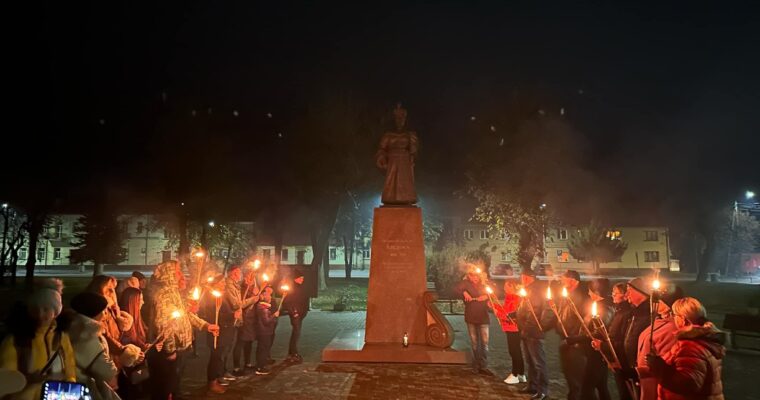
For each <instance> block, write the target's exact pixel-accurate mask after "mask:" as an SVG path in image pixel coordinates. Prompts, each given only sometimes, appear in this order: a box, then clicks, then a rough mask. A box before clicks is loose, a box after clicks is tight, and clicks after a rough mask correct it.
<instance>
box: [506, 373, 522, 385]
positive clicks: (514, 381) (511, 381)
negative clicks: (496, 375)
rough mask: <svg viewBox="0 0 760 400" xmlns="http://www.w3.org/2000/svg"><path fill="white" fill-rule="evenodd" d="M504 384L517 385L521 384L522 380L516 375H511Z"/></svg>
mask: <svg viewBox="0 0 760 400" xmlns="http://www.w3.org/2000/svg"><path fill="white" fill-rule="evenodd" d="M504 383H506V384H507V385H516V384H518V383H520V378H518V377H517V376H515V375H512V374H509V376H508V377H507V378H506V379H504Z"/></svg>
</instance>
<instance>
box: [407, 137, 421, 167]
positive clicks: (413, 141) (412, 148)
mask: <svg viewBox="0 0 760 400" xmlns="http://www.w3.org/2000/svg"><path fill="white" fill-rule="evenodd" d="M418 148H419V140H418V139H417V133H416V132H410V133H409V155H411V156H412V161H414V160H415V159H416V158H417V149H418Z"/></svg>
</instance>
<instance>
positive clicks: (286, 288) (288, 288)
mask: <svg viewBox="0 0 760 400" xmlns="http://www.w3.org/2000/svg"><path fill="white" fill-rule="evenodd" d="M280 290H282V291H283V292H287V291H288V290H290V286H288V285H282V286H280Z"/></svg>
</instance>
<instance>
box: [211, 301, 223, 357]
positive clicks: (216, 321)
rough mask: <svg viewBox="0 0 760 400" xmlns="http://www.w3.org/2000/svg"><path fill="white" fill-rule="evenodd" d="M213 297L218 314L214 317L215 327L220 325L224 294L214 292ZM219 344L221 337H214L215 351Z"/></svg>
mask: <svg viewBox="0 0 760 400" xmlns="http://www.w3.org/2000/svg"><path fill="white" fill-rule="evenodd" d="M211 295H212V296H214V300H216V304H215V305H216V314H215V316H214V325H217V326H218V325H219V309H220V308H222V293H221V292H219V291H218V290H212V291H211ZM218 342H219V335H216V336H214V350H216V347H217V343H218Z"/></svg>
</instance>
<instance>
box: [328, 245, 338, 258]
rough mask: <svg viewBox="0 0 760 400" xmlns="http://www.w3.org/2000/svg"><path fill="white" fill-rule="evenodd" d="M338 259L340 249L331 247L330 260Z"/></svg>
mask: <svg viewBox="0 0 760 400" xmlns="http://www.w3.org/2000/svg"><path fill="white" fill-rule="evenodd" d="M337 259H338V249H336V248H334V247H331V248H330V260H337Z"/></svg>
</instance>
